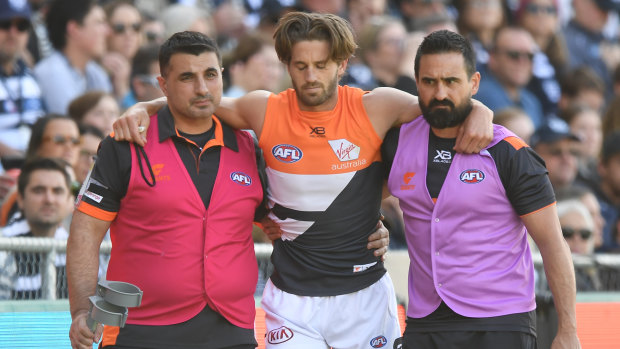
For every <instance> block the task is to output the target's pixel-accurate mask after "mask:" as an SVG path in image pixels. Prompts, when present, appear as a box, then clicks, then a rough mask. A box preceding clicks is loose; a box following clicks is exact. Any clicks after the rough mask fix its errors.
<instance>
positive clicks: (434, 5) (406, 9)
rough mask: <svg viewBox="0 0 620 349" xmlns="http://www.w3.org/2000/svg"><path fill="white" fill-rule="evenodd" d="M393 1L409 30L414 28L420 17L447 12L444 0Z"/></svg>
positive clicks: (445, 13)
mask: <svg viewBox="0 0 620 349" xmlns="http://www.w3.org/2000/svg"><path fill="white" fill-rule="evenodd" d="M394 2H395V4H396V9H397V12H398V13H400V15H401V16H402V20H403V23H404V24H405V28H407V31H409V32H412V31H414V30H416V22H417V21H419V20H421V19H424V18H428V17H431V16H434V15H437V14H441V15H447V14H448V8H447V6H446V3H447V1H446V0H395V1H394Z"/></svg>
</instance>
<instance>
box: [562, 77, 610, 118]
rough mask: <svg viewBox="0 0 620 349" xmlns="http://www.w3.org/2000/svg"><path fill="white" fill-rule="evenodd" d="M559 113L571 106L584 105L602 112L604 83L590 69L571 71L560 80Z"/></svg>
mask: <svg viewBox="0 0 620 349" xmlns="http://www.w3.org/2000/svg"><path fill="white" fill-rule="evenodd" d="M560 88H561V90H562V95H561V97H560V102H559V103H558V107H559V109H560V113H561V112H562V110H564V109H566V108H568V107H569V106H571V105H573V104H586V105H588V106H589V107H590V108H592V109H594V110H598V111H602V110H603V108H604V107H605V83H604V82H603V80H602V79H601V78H599V77H598V75H596V73H595V72H594V71H593V70H592V69H591V68H590V67H585V66H584V67H579V68H575V69H571V70H570V71H568V72H567V73H566V74H564V75H563V76H562V77H561V78H560Z"/></svg>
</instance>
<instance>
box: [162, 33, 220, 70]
mask: <svg viewBox="0 0 620 349" xmlns="http://www.w3.org/2000/svg"><path fill="white" fill-rule="evenodd" d="M204 52H213V53H215V55H216V56H217V61H218V62H219V64H220V66H222V56H221V54H220V50H219V48H218V47H217V43H216V42H215V40H213V39H211V38H209V37H208V36H206V35H204V34H202V33H198V32H192V31H184V32H179V33H175V34H173V35H172V36H171V37H170V38H168V40H166V41H165V42H164V43H163V44H162V45H161V48H160V49H159V71H160V72H161V75H162V76H165V75H166V74H167V73H168V65H169V64H170V58H171V57H172V55H173V54H175V53H187V54H191V55H195V56H198V55H200V54H202V53H204Z"/></svg>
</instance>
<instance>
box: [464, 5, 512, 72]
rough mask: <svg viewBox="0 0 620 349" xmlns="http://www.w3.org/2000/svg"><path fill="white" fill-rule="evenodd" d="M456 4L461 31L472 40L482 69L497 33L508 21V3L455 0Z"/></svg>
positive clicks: (478, 64)
mask: <svg viewBox="0 0 620 349" xmlns="http://www.w3.org/2000/svg"><path fill="white" fill-rule="evenodd" d="M454 6H455V8H456V10H457V11H458V14H459V15H458V18H457V21H456V24H457V27H458V29H459V33H461V34H462V35H463V36H465V37H466V38H467V39H468V40H469V41H470V42H471V44H472V46H473V47H474V50H475V51H476V61H477V66H478V69H481V66H482V65H485V64H486V63H487V62H488V61H489V51H490V50H491V47H492V46H493V40H494V37H495V33H496V32H497V30H498V29H499V28H501V27H502V26H504V25H506V24H507V22H508V21H507V8H506V5H505V3H504V1H502V0H455V1H454ZM483 80H484V77H483Z"/></svg>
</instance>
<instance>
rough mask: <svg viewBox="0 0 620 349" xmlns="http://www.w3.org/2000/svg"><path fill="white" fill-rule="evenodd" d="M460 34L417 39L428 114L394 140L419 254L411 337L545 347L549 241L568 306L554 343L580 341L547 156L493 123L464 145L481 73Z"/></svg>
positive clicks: (394, 185)
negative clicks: (539, 276)
mask: <svg viewBox="0 0 620 349" xmlns="http://www.w3.org/2000/svg"><path fill="white" fill-rule="evenodd" d="M475 62H476V60H475V54H474V52H473V50H472V47H471V44H470V43H469V42H468V41H467V40H466V39H464V38H463V37H462V36H461V35H459V34H456V33H453V32H450V31H445V30H442V31H437V32H434V33H432V34H430V35H428V36H427V37H426V38H425V39H424V41H423V42H422V44H421V46H420V47H419V49H418V53H417V55H416V59H415V76H416V81H417V84H418V89H419V101H420V107H421V109H422V112H423V114H424V118H418V119H416V120H414V121H412V122H410V123H407V124H403V125H402V126H401V127H400V128H399V129H393V130H391V131H390V132H389V134H388V135H387V136H386V138H385V141H384V144H383V147H384V148H383V155H384V156H383V159H384V161H385V162H386V164H387V165H388V169H390V172H389V178H388V187H389V189H390V192H391V193H392V195H394V196H395V197H397V198H398V199H399V200H400V206H401V208H402V210H403V212H404V221H405V230H406V237H407V243H408V248H409V256H410V258H411V265H410V268H409V306H408V308H407V327H406V330H405V334H404V337H403V348H410V349H412V348H477V349H480V348H482V349H484V348H489V349H491V348H503V349H513V348H514V349H517V348H519V349H521V348H536V313H535V308H536V303H535V294H534V267H533V263H532V257H531V252H530V248H529V245H528V240H527V235H528V234H529V235H530V236H531V237H532V238H533V240H534V242H535V243H536V244H537V245H538V248H539V249H540V253H541V255H542V257H543V260H544V265H545V272H546V276H547V280H548V281H549V286H550V288H551V291H552V293H553V296H554V302H555V306H556V309H557V313H558V332H557V336H556V338H555V340H554V342H553V344H552V348H579V340H578V338H577V332H576V318H575V276H574V271H573V266H572V262H571V256H570V252H569V249H568V246H567V244H566V242H565V241H564V239H563V237H562V232H561V229H560V223H559V220H558V217H557V213H556V207H555V196H554V193H553V189H552V187H551V184H550V182H549V178H548V176H547V171H546V169H545V165H544V162H543V161H542V160H541V158H540V157H539V156H538V155H537V154H536V153H535V152H534V151H532V150H531V148H530V147H529V146H528V145H527V144H525V142H523V141H522V140H521V139H519V138H518V137H516V136H515V135H514V134H513V133H511V132H510V131H508V130H507V129H505V128H503V127H501V126H494V139H493V141H491V143H490V144H489V145H488V146H487V147H486V148H484V149H483V150H482V151H481V152H480V153H478V154H461V153H458V154H457V153H455V152H454V151H453V148H454V142H455V138H456V136H457V127H458V126H459V125H460V124H461V123H462V122H463V121H464V120H465V118H466V117H467V115H468V114H469V111H470V110H471V108H472V101H471V96H472V95H473V94H475V93H476V92H477V91H478V86H479V82H480V74H479V73H478V72H476V71H475Z"/></svg>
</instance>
